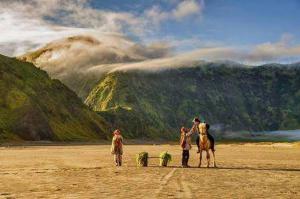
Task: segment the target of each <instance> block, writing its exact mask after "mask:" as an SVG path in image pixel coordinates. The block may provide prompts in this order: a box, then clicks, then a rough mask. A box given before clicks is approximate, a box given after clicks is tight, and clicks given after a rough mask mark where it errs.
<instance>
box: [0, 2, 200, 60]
mask: <svg viewBox="0 0 300 199" xmlns="http://www.w3.org/2000/svg"><path fill="white" fill-rule="evenodd" d="M173 3H174V9H171V10H169V11H166V10H164V11H160V10H162V9H161V8H160V6H159V5H153V6H152V7H150V8H148V9H146V10H144V11H143V12H140V13H133V12H124V11H118V12H117V11H112V10H107V9H96V8H93V7H92V6H91V5H90V1H89V0H51V1H49V0H1V1H0V21H1V23H0V34H1V38H0V47H1V48H0V53H3V54H6V55H11V56H15V55H20V54H23V53H25V52H26V51H28V50H33V49H36V48H38V47H41V46H42V45H45V44H46V43H49V42H51V41H53V40H56V39H60V38H63V37H67V36H74V35H80V34H92V35H93V36H94V37H98V36H99V37H100V38H101V35H103V34H122V35H127V34H131V35H134V36H135V37H138V38H139V40H143V38H144V37H145V36H146V35H149V34H150V35H151V34H154V33H155V32H157V30H158V29H159V25H160V24H161V22H162V21H164V20H182V19H184V18H186V17H188V16H200V15H201V8H202V4H201V3H202V1H196V0H185V1H174V2H173ZM149 27H151V28H149Z"/></svg>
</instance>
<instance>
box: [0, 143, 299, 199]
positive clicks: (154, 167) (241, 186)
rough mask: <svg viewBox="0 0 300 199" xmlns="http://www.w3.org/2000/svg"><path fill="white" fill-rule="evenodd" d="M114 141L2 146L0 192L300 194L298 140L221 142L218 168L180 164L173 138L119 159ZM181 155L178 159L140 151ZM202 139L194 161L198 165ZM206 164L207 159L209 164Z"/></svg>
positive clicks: (132, 148) (176, 195)
mask: <svg viewBox="0 0 300 199" xmlns="http://www.w3.org/2000/svg"><path fill="white" fill-rule="evenodd" d="M109 151H110V146H109V145H88V146H28V147H11V148H4V147H2V148H0V179H1V180H0V198H202V197H205V198H300V147H299V146H296V145H292V144H221V145H217V152H216V155H217V156H216V159H217V164H218V168H216V169H215V168H209V169H207V168H200V169H199V168H188V169H184V168H180V167H178V166H179V165H180V158H181V151H180V148H179V147H178V146H172V145H128V146H125V148H124V151H125V154H124V165H123V166H122V167H120V168H117V167H114V166H113V160H112V156H111V155H110V153H109ZM141 151H147V152H149V153H150V156H158V154H159V153H160V152H161V151H168V152H169V153H171V154H172V155H173V161H172V162H171V165H170V167H167V168H160V167H158V159H150V165H149V167H147V168H137V167H136V166H135V154H137V153H138V152H141ZM197 164H198V156H197V155H196V149H195V147H194V148H193V149H192V150H191V155H190V165H191V166H197ZM203 166H204V165H203Z"/></svg>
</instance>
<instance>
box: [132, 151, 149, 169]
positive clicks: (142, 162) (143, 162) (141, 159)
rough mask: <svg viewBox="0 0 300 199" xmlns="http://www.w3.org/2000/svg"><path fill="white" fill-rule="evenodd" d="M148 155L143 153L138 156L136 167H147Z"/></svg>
mask: <svg viewBox="0 0 300 199" xmlns="http://www.w3.org/2000/svg"><path fill="white" fill-rule="evenodd" d="M148 157H149V155H148V153H147V152H141V153H139V154H137V155H136V159H135V160H136V165H137V166H139V167H147V166H148Z"/></svg>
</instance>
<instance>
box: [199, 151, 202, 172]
mask: <svg viewBox="0 0 300 199" xmlns="http://www.w3.org/2000/svg"><path fill="white" fill-rule="evenodd" d="M201 161H202V150H201V149H200V159H199V165H198V167H199V168H200V167H201Z"/></svg>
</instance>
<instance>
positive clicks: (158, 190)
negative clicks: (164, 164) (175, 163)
mask: <svg viewBox="0 0 300 199" xmlns="http://www.w3.org/2000/svg"><path fill="white" fill-rule="evenodd" d="M176 170H177V169H176V168H174V169H172V171H170V172H169V173H168V174H167V175H165V176H164V177H163V178H162V179H161V180H160V181H161V182H160V184H159V187H158V189H157V190H156V192H155V193H156V195H157V196H158V195H159V194H160V192H161V191H162V189H163V188H164V186H165V185H166V184H167V183H168V182H169V181H170V178H171V177H172V176H173V175H174V173H175V171H176Z"/></svg>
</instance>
